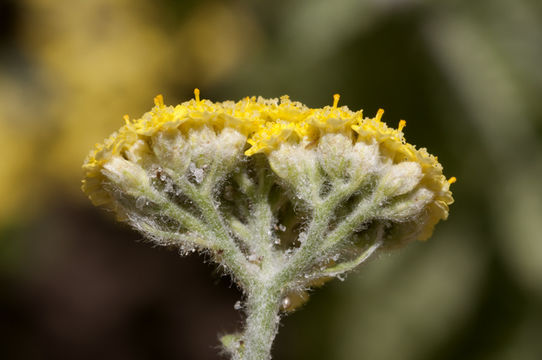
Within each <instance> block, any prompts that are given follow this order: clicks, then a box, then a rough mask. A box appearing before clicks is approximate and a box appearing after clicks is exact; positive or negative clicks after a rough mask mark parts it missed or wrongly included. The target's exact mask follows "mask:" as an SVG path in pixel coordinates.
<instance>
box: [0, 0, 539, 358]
mask: <svg viewBox="0 0 542 360" xmlns="http://www.w3.org/2000/svg"><path fill="white" fill-rule="evenodd" d="M540 64H542V3H540V1H536V0H515V1H509V0H480V1H466V0H449V1H429V0H363V1H356V0H339V1H327V0H303V1H292V2H290V1H283V0H279V1H259V2H250V1H223V2H219V1H205V0H201V1H176V0H160V1H152V2H149V1H144V0H114V1H111V0H57V1H47V0H21V1H15V0H13V1H9V0H8V1H6V0H3V1H0V154H2V158H1V160H0V294H1V295H0V357H2V358H5V359H96V358H100V359H216V358H219V356H218V355H217V354H218V339H217V335H219V334H224V333H227V332H232V331H234V330H235V329H238V328H239V327H240V326H241V324H242V319H243V317H242V313H240V312H239V311H236V310H234V308H233V305H234V303H235V302H236V301H237V300H239V299H240V298H241V294H240V293H239V292H238V290H237V289H236V288H235V286H234V285H232V283H231V281H230V279H229V278H227V277H222V276H221V274H220V273H218V272H217V271H216V269H215V267H214V266H213V264H210V263H208V262H207V259H206V258H205V257H204V256H198V255H191V256H188V257H179V256H178V254H177V252H176V251H175V250H172V249H165V248H157V247H152V246H150V245H149V244H148V243H146V242H145V241H144V240H143V239H142V237H141V235H139V234H138V233H136V232H134V231H132V230H130V229H129V228H128V227H127V226H125V225H123V224H119V223H116V222H115V221H114V219H113V216H112V215H111V214H108V213H107V212H105V211H103V210H102V209H98V208H94V207H93V206H92V205H91V204H90V202H89V201H88V200H87V199H86V198H85V196H84V195H83V194H82V192H81V191H80V189H79V187H80V179H81V176H82V172H81V164H82V162H83V159H84V157H85V155H86V154H87V152H88V151H89V150H90V149H91V147H92V146H93V144H94V143H96V142H100V141H102V139H104V138H105V137H106V136H107V135H109V134H110V133H111V132H112V131H114V130H115V129H117V128H118V127H119V126H120V125H122V123H123V120H122V115H124V114H125V113H127V114H129V115H130V116H131V117H139V116H140V115H141V114H142V113H143V112H144V111H147V110H148V109H150V108H151V106H152V98H153V97H154V96H155V95H156V94H159V93H161V94H164V97H165V102H166V103H167V104H176V103H179V102H182V101H185V100H187V99H189V98H190V97H191V96H192V91H193V89H194V88H195V87H198V88H200V89H201V92H202V97H204V98H208V99H211V100H213V101H223V100H229V99H230V100H237V99H240V98H242V97H244V96H247V95H262V96H265V97H278V96H280V95H283V94H288V95H290V97H291V98H292V99H294V100H298V101H301V102H303V103H305V104H307V105H308V106H311V107H321V106H324V105H327V104H331V102H332V94H334V93H340V94H341V104H345V105H348V106H349V107H350V108H351V109H353V110H358V109H360V108H362V109H364V113H365V114H366V115H367V116H371V117H372V116H374V114H375V113H376V111H377V110H378V108H384V109H385V110H386V113H385V115H384V121H386V122H387V123H388V124H389V125H390V126H394V127H395V126H396V125H397V123H398V121H399V119H406V120H407V127H406V129H405V133H406V138H407V140H408V141H409V142H410V143H413V144H416V145H417V146H419V147H427V148H428V150H429V151H430V152H431V153H432V154H435V155H438V157H439V161H440V162H441V163H442V164H443V166H444V173H445V175H446V176H447V177H450V176H456V177H457V178H458V182H457V183H456V184H454V185H453V187H452V190H453V193H454V197H455V199H456V203H455V204H453V205H452V206H451V211H450V218H449V219H448V220H447V221H446V222H443V223H442V224H439V225H438V226H437V227H436V231H435V233H434V235H433V237H432V238H431V239H430V240H429V241H428V242H424V243H416V244H411V245H410V246H408V247H406V248H405V249H403V250H400V251H398V252H396V253H393V254H389V255H382V256H380V257H379V258H378V259H376V260H374V261H372V262H370V263H369V264H367V265H365V266H363V268H362V269H360V270H359V271H358V272H356V273H354V274H351V275H350V276H348V278H347V279H346V281H344V282H341V281H338V280H335V281H334V282H331V283H329V284H327V285H326V286H325V287H323V288H321V289H317V290H316V291H314V292H313V294H312V295H311V300H310V301H309V302H308V303H307V305H305V306H304V307H303V308H302V309H301V310H300V311H298V312H296V313H294V314H291V315H288V316H287V317H285V318H284V320H283V322H282V326H281V328H280V331H279V335H278V337H277V340H276V344H275V347H274V358H276V359H371V360H372V359H375V360H385V359H386V360H387V359H390V360H391V359H402V360H410V359H411V360H430V359H450V360H451V359H497V360H507V359H514V360H517V359H521V360H524V359H525V360H530V359H533V360H535V359H541V358H542V343H541V342H540V337H541V335H542V235H541V234H542V222H541V219H542V186H541V185H540V179H541V178H542V142H541V139H542V102H541V101H540V98H541V94H542V70H541V69H540Z"/></svg>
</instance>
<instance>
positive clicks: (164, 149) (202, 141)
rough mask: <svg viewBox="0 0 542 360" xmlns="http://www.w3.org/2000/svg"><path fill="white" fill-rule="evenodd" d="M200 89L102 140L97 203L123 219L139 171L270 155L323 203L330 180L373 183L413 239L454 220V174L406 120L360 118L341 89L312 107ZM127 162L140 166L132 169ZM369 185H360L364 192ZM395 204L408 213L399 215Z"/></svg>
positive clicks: (95, 166) (91, 191)
mask: <svg viewBox="0 0 542 360" xmlns="http://www.w3.org/2000/svg"><path fill="white" fill-rule="evenodd" d="M194 93H195V97H194V99H192V100H189V101H187V102H184V103H182V104H180V105H176V106H166V105H165V104H164V102H163V98H162V96H161V95H158V96H157V97H156V98H155V99H154V102H155V106H154V107H153V108H152V110H151V111H150V112H148V113H145V114H144V115H143V116H142V117H141V118H139V119H135V120H132V119H130V118H129V117H128V116H125V125H124V126H122V127H121V128H120V129H119V130H118V131H117V132H116V133H114V134H112V135H111V136H110V137H109V138H108V139H106V140H105V142H104V143H103V144H97V145H96V146H95V148H94V150H93V151H91V153H90V154H89V156H88V157H87V159H86V161H85V164H84V165H83V168H84V170H85V179H84V180H83V190H84V192H85V193H86V194H87V195H88V196H89V197H90V199H91V200H92V201H93V202H94V204H96V205H105V206H107V207H109V208H112V209H114V210H115V211H116V212H117V214H118V215H119V216H120V217H121V218H125V217H126V216H125V215H126V213H127V212H129V211H127V209H126V205H125V204H124V205H123V201H122V199H119V196H120V195H119V194H125V195H126V194H127V193H126V190H122V189H125V188H126V186H129V184H134V181H135V180H134V179H133V177H135V176H140V177H145V176H147V177H149V178H151V177H152V176H153V173H152V171H155V169H156V168H157V167H163V168H166V169H169V171H171V172H174V173H177V174H178V176H183V175H184V174H185V173H187V172H188V173H190V171H191V173H192V176H193V174H194V171H195V173H198V170H199V174H203V173H204V172H205V171H207V168H206V167H210V166H211V163H213V162H214V160H213V159H215V158H222V160H221V161H222V162H223V165H224V166H223V167H226V168H228V171H231V172H232V173H234V172H235V171H237V170H238V169H237V170H236V168H235V166H238V164H243V163H246V160H244V159H248V158H250V157H254V156H256V155H257V154H263V156H264V157H266V158H267V159H268V162H269V165H270V168H271V169H272V170H273V172H274V176H276V178H277V181H278V183H279V184H280V185H284V186H287V187H289V190H290V192H293V193H295V194H296V195H299V197H300V198H302V199H304V200H305V201H316V202H317V201H318V197H319V196H321V193H322V192H323V190H322V189H321V188H322V187H325V186H328V187H329V182H336V183H337V184H338V182H341V181H342V183H348V182H353V181H354V180H355V179H358V180H359V179H363V178H367V179H369V178H370V179H371V180H370V182H369V183H376V182H378V183H379V185H378V186H374V189H379V190H378V191H380V192H383V194H384V195H382V196H383V198H382V199H381V200H382V201H381V203H382V204H385V209H381V210H382V211H380V212H379V213H378V214H377V212H375V214H374V218H375V219H381V220H383V221H387V222H389V223H391V222H394V223H396V227H399V228H401V227H404V228H405V229H406V231H408V232H409V235H408V236H406V235H404V234H403V235H402V236H403V237H405V236H406V237H407V238H409V239H410V238H412V236H414V237H415V238H418V239H426V238H428V237H429V236H430V235H431V233H432V230H433V227H434V225H435V224H436V223H437V222H438V221H439V220H441V219H446V218H447V215H448V205H449V204H451V203H452V202H453V198H452V196H451V192H450V190H449V185H450V183H452V182H453V181H455V178H451V179H450V180H449V181H447V180H446V178H445V177H444V176H443V174H442V166H441V165H440V164H439V162H438V161H437V159H436V157H434V156H432V155H430V154H429V153H428V152H427V150H426V149H425V148H421V149H417V148H416V147H415V146H414V145H411V144H409V143H407V142H406V140H405V138H404V134H403V128H404V126H405V124H406V123H405V122H404V121H403V120H401V121H400V123H399V127H398V129H394V128H390V127H388V126H387V125H386V124H385V123H384V122H382V121H381V118H382V115H383V110H379V111H378V113H377V114H376V116H375V117H373V118H367V117H363V114H362V111H357V112H353V111H351V110H349V109H348V108H347V107H346V106H341V107H339V106H338V101H339V96H338V95H335V96H334V103H333V105H332V106H325V107H323V108H319V109H311V108H308V107H306V106H305V105H303V104H301V103H299V102H295V101H291V100H290V99H289V97H288V96H282V97H281V98H280V99H264V98H261V97H258V98H256V97H246V98H244V99H242V100H240V101H238V102H232V101H225V102H216V103H214V102H211V101H209V100H204V99H200V96H199V90H197V89H196V90H195V92H194ZM198 154H199V155H198ZM260 156H261V155H260ZM119 159H122V161H120V160H119ZM205 159H207V160H205ZM128 162H131V163H132V165H133V166H135V167H136V168H137V169H140V170H137V171H136V170H134V169H132V171H129V170H126V169H127V163H128ZM121 164H122V166H123V167H124V168H125V170H122V171H124V173H126V174H128V173H131V174H133V176H132V179H131V180H130V179H128V178H126V179H125V181H124V183H122V182H123V181H122V180H119V179H120V178H119V176H118V174H117V175H114V176H113V175H112V174H114V173H115V172H114V171H113V170H112V169H115V167H116V166H117V165H121ZM190 164H192V166H191V165H190ZM226 164H229V165H228V166H226ZM236 164H237V165H236ZM190 169H192V170H190ZM194 169H196V170H194ZM119 171H120V170H119ZM136 174H139V175H136ZM230 175H231V174H230ZM230 175H228V174H227V173H224V174H222V177H228V176H230ZM369 175H370V176H369ZM196 178H199V177H196ZM141 181H142V183H144V184H147V183H149V182H148V181H147V180H141ZM367 181H369V180H367ZM121 183H122V184H121ZM127 184H128V185H127ZM149 184H150V185H149V188H153V186H152V184H151V183H149ZM368 186H369V185H367V184H365V183H364V181H359V188H360V189H361V188H362V187H365V188H366V187H368ZM119 189H120V192H119ZM421 189H423V191H421ZM357 190H359V189H357ZM420 191H421V192H420ZM128 196H133V194H132V195H130V194H128ZM121 198H122V196H121ZM344 200H347V199H344ZM393 208H395V209H399V208H401V209H402V210H401V211H402V212H399V213H401V214H403V215H404V216H403V217H401V216H396V215H393V216H392V215H391V214H390V211H392V210H390V209H393ZM407 208H408V209H409V210H407ZM397 211H398V210H397ZM407 215H408V216H407ZM413 222H414V223H416V224H417V226H413V225H412V223H413ZM396 230H397V229H396Z"/></svg>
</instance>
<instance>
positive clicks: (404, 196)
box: [83, 89, 455, 359]
mask: <svg viewBox="0 0 542 360" xmlns="http://www.w3.org/2000/svg"><path fill="white" fill-rule="evenodd" d="M338 101H339V96H338V95H335V97H334V102H333V105H332V106H325V107H324V108H320V109H311V108H308V107H306V106H305V105H303V104H301V103H299V102H294V101H291V100H290V99H289V98H288V97H287V96H283V97H281V98H280V99H263V98H261V97H259V98H256V97H246V98H244V99H242V100H240V101H238V102H232V101H225V102H217V103H213V102H211V101H209V100H202V99H200V97H199V91H198V90H197V89H196V90H195V99H192V100H190V101H187V102H184V103H182V104H180V105H177V106H166V105H164V102H163V99H162V96H157V97H156V98H155V106H154V108H153V109H152V110H151V111H150V112H148V113H146V114H144V115H143V116H142V117H141V118H140V119H136V120H132V119H130V118H129V117H128V116H126V117H125V125H124V126H122V127H121V128H120V129H119V130H118V131H117V132H116V133H114V134H113V135H111V136H110V137H109V138H108V139H107V140H105V142H104V143H103V144H98V145H96V147H95V149H94V150H93V151H92V152H91V153H90V154H89V156H88V158H87V159H86V161H85V164H84V165H83V168H84V171H85V178H84V180H83V191H84V192H85V193H86V194H87V195H88V196H89V197H90V199H91V200H92V202H93V203H94V204H95V205H102V206H105V207H107V208H109V209H111V210H113V211H114V212H115V213H116V214H117V216H118V218H119V219H121V220H122V221H126V222H128V223H129V224H130V225H131V226H133V227H134V228H135V229H137V230H139V231H140V232H142V233H143V234H145V235H146V237H148V238H149V239H150V240H151V241H153V242H154V243H156V244H159V245H167V246H174V247H177V248H179V249H180V250H181V251H182V252H188V251H195V250H198V251H203V252H206V253H207V254H209V255H210V256H212V258H213V259H214V260H215V261H216V262H217V263H220V264H222V265H223V266H224V268H225V269H227V271H228V272H229V273H230V274H231V276H232V277H233V278H234V280H235V281H236V282H237V284H238V285H239V287H240V288H241V289H243V290H244V293H245V298H246V299H245V305H244V306H243V307H240V308H243V309H245V311H246V313H247V325H246V328H245V329H244V331H243V332H241V333H239V334H232V335H227V336H225V337H223V339H222V342H223V345H224V347H225V349H226V350H227V351H228V352H229V353H230V354H231V355H232V358H238V359H241V358H242V359H265V358H268V357H269V351H270V347H271V343H272V340H273V338H274V336H275V333H276V331H277V324H278V318H279V316H278V315H277V314H279V313H280V312H284V311H290V310H293V309H294V308H296V307H297V306H299V304H301V303H302V302H304V301H305V300H306V299H307V298H308V295H307V290H308V289H310V288H312V287H315V286H318V285H320V284H322V283H323V282H325V281H327V280H329V279H332V278H334V277H337V276H341V275H342V274H344V273H345V272H348V271H351V270H353V269H354V268H356V267H357V266H359V264H361V263H362V262H363V261H365V260H366V259H367V258H368V257H369V256H370V255H371V254H373V253H375V252H376V251H382V250H386V249H391V248H393V247H397V246H401V245H403V244H405V243H407V242H409V241H412V240H416V239H419V240H425V239H427V238H428V237H429V236H430V235H431V234H432V232H433V228H434V226H435V224H436V223H437V222H438V221H439V220H441V219H446V218H447V216H448V205H449V204H451V203H452V202H453V198H452V195H451V192H450V190H449V186H450V184H451V183H453V182H454V181H455V178H450V179H448V180H447V179H446V178H445V177H444V175H443V174H442V166H441V165H440V164H439V163H438V161H437V159H436V158H435V157H434V156H432V155H430V154H429V153H428V152H427V151H426V150H425V149H423V148H422V149H416V147H415V146H414V145H411V144H409V143H407V142H406V141H405V139H404V136H403V128H404V126H405V122H404V121H403V120H401V121H400V122H399V127H398V129H393V128H390V127H388V126H387V125H386V124H385V123H383V122H382V121H381V117H382V114H383V111H382V110H380V111H378V113H377V114H376V116H375V117H374V118H366V117H365V118H364V117H363V114H362V111H357V112H353V111H350V110H349V109H348V108H347V107H346V106H342V107H339V106H338Z"/></svg>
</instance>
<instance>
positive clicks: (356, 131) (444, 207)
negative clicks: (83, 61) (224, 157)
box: [83, 89, 455, 238]
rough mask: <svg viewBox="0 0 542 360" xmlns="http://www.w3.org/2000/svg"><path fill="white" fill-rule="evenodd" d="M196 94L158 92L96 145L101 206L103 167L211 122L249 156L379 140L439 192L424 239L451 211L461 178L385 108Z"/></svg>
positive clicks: (89, 176)
mask: <svg viewBox="0 0 542 360" xmlns="http://www.w3.org/2000/svg"><path fill="white" fill-rule="evenodd" d="M194 95H195V97H194V99H191V100H190V101H187V102H184V103H182V104H180V105H177V106H175V107H173V106H166V105H164V102H163V98H162V96H161V95H158V96H156V97H155V99H154V102H155V106H154V108H153V109H152V110H151V111H150V112H148V113H146V114H144V115H143V117H142V118H140V119H137V120H130V119H129V117H128V116H125V117H124V119H125V122H126V124H125V125H124V126H123V127H121V128H120V129H119V131H118V132H116V133H114V134H113V135H111V137H109V138H108V139H107V140H106V141H105V142H104V144H97V145H96V147H95V149H94V150H93V151H92V152H91V153H90V154H89V156H88V158H87V160H86V162H85V164H84V166H83V168H84V170H85V180H83V190H84V191H85V192H86V193H87V195H89V197H90V198H91V199H92V200H93V202H94V203H95V204H96V205H100V204H105V203H107V202H108V201H109V195H108V194H107V193H105V192H104V191H103V189H102V184H101V181H102V179H103V175H102V168H103V165H104V164H105V163H106V162H107V161H108V160H109V159H111V157H112V156H115V155H122V154H123V152H124V151H125V150H127V149H129V148H130V147H131V146H132V145H133V144H134V143H135V142H136V141H138V140H141V139H149V138H150V137H151V136H153V135H154V134H156V133H158V132H160V131H166V130H168V129H179V130H180V131H181V132H187V131H188V130H189V129H194V128H198V127H202V126H204V125H205V126H208V127H211V128H213V129H214V130H215V131H217V132H220V131H221V130H222V129H224V128H232V129H235V130H236V131H238V132H240V133H241V134H243V135H244V136H246V138H247V140H246V142H247V147H248V148H247V149H246V151H245V155H246V156H251V155H254V154H256V153H264V154H269V153H270V152H272V151H273V150H275V149H277V148H278V147H279V146H280V144H283V143H286V142H294V143H296V142H297V143H302V144H306V146H307V147H309V146H311V144H316V143H317V142H318V140H319V138H320V137H321V136H322V135H324V134H327V133H341V134H343V135H347V136H349V137H350V138H351V139H352V141H353V142H356V141H365V142H367V143H375V142H376V143H378V144H379V145H380V146H379V148H380V153H381V156H384V157H386V158H389V159H391V161H393V162H394V163H399V162H403V161H413V162H416V163H418V164H419V165H420V166H421V169H422V173H423V178H422V180H421V182H420V185H421V186H423V187H425V188H427V189H428V190H430V191H432V192H433V193H434V194H435V198H434V201H433V202H431V204H430V205H429V209H428V210H429V211H428V212H427V214H428V216H429V218H428V219H427V220H426V221H427V224H426V229H427V232H426V233H424V234H422V236H421V238H427V237H429V236H430V235H431V231H432V229H433V226H434V225H435V224H436V223H437V222H438V221H439V220H440V219H445V218H446V217H447V215H448V205H449V204H451V203H452V202H453V198H452V195H451V192H450V191H449V185H450V184H451V183H453V182H455V178H451V179H449V180H448V181H447V180H446V178H445V177H444V176H443V175H442V166H441V165H440V164H439V162H438V161H437V159H436V157H434V156H433V155H430V154H429V153H428V152H427V151H426V149H425V148H422V149H416V147H415V146H414V145H411V144H409V143H407V142H406V141H405V139H404V136H403V132H402V129H403V128H404V126H405V124H406V123H405V122H404V120H401V121H400V122H399V128H398V129H393V128H390V127H388V126H387V125H386V124H385V123H383V122H382V121H381V117H382V114H383V112H384V111H383V110H379V111H378V113H377V114H376V116H375V117H374V118H364V117H363V114H362V111H361V110H360V111H357V112H353V111H350V110H349V109H348V108H347V107H346V106H342V107H338V106H337V105H338V101H339V95H335V96H334V102H333V105H332V106H325V107H323V108H318V109H311V108H308V107H307V106H305V105H303V104H301V103H299V102H295V101H291V100H290V99H289V97H288V96H282V97H281V98H280V100H279V99H264V98H262V97H258V98H256V97H246V98H244V99H242V100H240V101H238V102H233V101H225V102H216V103H213V102H211V101H209V100H203V99H200V96H199V90H198V89H195V90H194Z"/></svg>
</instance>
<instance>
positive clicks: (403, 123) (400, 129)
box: [397, 120, 406, 131]
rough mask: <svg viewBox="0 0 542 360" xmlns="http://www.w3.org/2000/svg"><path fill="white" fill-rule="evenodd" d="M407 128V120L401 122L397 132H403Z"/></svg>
mask: <svg viewBox="0 0 542 360" xmlns="http://www.w3.org/2000/svg"><path fill="white" fill-rule="evenodd" d="M405 126H406V121H405V120H399V126H398V127H397V131H403V129H404V128H405Z"/></svg>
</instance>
